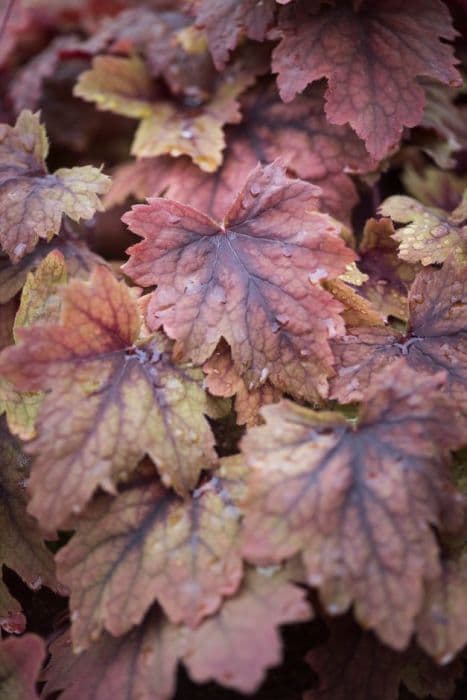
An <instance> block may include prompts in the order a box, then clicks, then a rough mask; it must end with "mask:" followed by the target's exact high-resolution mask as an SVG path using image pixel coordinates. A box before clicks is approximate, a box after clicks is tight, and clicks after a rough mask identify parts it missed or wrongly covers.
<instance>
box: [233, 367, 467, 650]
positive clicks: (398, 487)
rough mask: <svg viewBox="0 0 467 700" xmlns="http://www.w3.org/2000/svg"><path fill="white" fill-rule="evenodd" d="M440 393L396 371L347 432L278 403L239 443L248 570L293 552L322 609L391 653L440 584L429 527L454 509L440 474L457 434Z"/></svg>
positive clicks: (329, 419) (383, 378)
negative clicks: (247, 476)
mask: <svg viewBox="0 0 467 700" xmlns="http://www.w3.org/2000/svg"><path fill="white" fill-rule="evenodd" d="M442 381H443V376H442V375H440V374H438V375H436V376H434V377H430V376H426V375H423V374H422V375H419V374H417V373H416V372H414V371H413V370H411V369H410V368H408V367H406V366H405V365H404V363H399V364H398V365H393V366H392V367H391V368H390V370H389V371H387V372H385V373H384V374H381V375H379V377H378V378H377V379H375V381H374V382H373V387H372V391H371V393H370V394H369V396H368V399H367V401H366V402H365V403H364V404H363V406H362V408H361V410H360V416H359V420H358V423H357V425H356V426H355V422H354V421H349V422H348V421H346V420H345V419H344V418H343V416H341V415H340V414H339V413H331V412H322V413H317V412H315V411H311V410H309V409H307V408H302V407H300V406H297V405H295V404H292V403H289V402H284V403H280V404H277V405H274V406H266V407H265V408H263V411H262V413H263V416H264V418H265V420H266V425H265V426H261V427H256V428H252V429H250V430H249V432H248V433H247V435H246V436H245V438H244V439H243V442H242V449H243V452H244V454H245V458H246V461H247V463H248V465H249V466H250V467H251V470H252V474H251V481H250V488H249V495H248V503H247V505H246V506H245V511H246V520H245V548H244V551H245V555H246V556H247V558H248V559H249V560H251V561H255V562H259V563H268V562H279V561H281V560H282V559H284V558H286V557H290V556H292V555H294V554H295V553H296V552H299V551H301V552H302V553H303V559H304V563H305V567H306V570H307V579H308V582H309V583H310V584H311V585H313V586H317V587H318V588H319V589H320V595H321V598H322V600H323V603H324V604H325V606H326V608H327V609H328V610H329V611H330V612H331V613H333V614H336V613H338V612H341V611H343V610H345V609H346V608H347V607H348V606H349V605H350V604H351V603H352V602H353V603H354V610H355V615H356V617H357V619H358V620H359V621H360V622H361V623H362V624H363V625H364V626H365V627H367V628H370V629H373V630H375V631H376V632H377V634H378V636H379V637H380V638H381V639H382V640H383V641H384V642H386V643H387V644H389V645H390V646H392V647H394V648H396V649H402V648H404V647H405V646H406V645H407V642H408V640H409V638H410V636H411V634H412V632H413V630H414V620H415V617H416V615H417V613H418V611H419V609H420V606H421V604H422V600H423V585H424V582H425V581H426V580H429V579H432V578H434V577H436V576H437V574H438V572H439V562H438V547H437V543H436V539H435V537H434V534H433V532H432V526H436V525H439V524H440V523H441V521H442V519H443V517H444V514H445V513H446V511H447V510H448V509H451V511H453V512H456V513H457V515H458V516H459V515H460V513H459V511H460V509H461V506H462V498H461V496H460V495H459V494H458V493H457V492H456V490H455V489H454V487H453V485H452V484H451V483H450V480H449V474H448V471H447V469H446V464H445V459H446V448H448V447H450V448H455V447H456V446H458V445H459V444H461V442H462V430H461V427H460V425H459V424H458V422H457V421H456V420H455V414H454V412H453V410H452V407H451V404H450V402H449V401H447V400H446V399H445V398H444V397H443V395H442V394H441V392H440V391H439V389H440V386H441V384H442Z"/></svg>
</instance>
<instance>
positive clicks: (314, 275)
mask: <svg viewBox="0 0 467 700" xmlns="http://www.w3.org/2000/svg"><path fill="white" fill-rule="evenodd" d="M327 274H328V273H327V272H326V270H325V269H324V267H317V268H316V270H315V271H314V272H310V273H309V275H308V279H309V280H310V282H311V283H312V284H316V282H319V281H320V280H322V279H324V278H325V277H327Z"/></svg>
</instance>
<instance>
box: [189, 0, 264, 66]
mask: <svg viewBox="0 0 467 700" xmlns="http://www.w3.org/2000/svg"><path fill="white" fill-rule="evenodd" d="M195 4H196V26H197V27H199V28H200V29H204V31H205V32H206V35H207V39H208V43H209V48H210V50H211V53H212V57H213V59H214V65H215V66H216V68H217V70H222V69H223V68H224V67H225V64H226V63H227V61H228V59H229V54H230V52H231V51H232V50H233V49H234V48H235V47H236V46H237V44H238V43H239V40H240V38H241V37H242V36H247V37H248V38H249V39H256V41H263V39H264V38H265V36H266V32H267V30H268V29H269V27H270V26H271V24H272V22H273V19H274V0H262V2H258V0H198V1H197V2H196V0H195Z"/></svg>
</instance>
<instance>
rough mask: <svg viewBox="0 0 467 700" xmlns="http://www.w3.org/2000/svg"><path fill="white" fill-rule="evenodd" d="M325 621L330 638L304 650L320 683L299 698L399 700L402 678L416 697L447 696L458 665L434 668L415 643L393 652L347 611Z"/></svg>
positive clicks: (449, 696) (453, 685) (309, 699)
mask: <svg viewBox="0 0 467 700" xmlns="http://www.w3.org/2000/svg"><path fill="white" fill-rule="evenodd" d="M328 624H329V626H330V639H329V640H328V641H327V642H326V643H325V644H323V645H321V646H318V647H317V648H316V649H313V650H312V651H310V652H309V654H308V655H307V661H308V662H309V664H310V666H311V667H312V669H313V670H314V671H315V672H317V673H318V675H319V687H318V688H317V689H316V690H311V691H308V692H307V693H305V696H304V700H348V698H352V700H399V698H400V697H403V696H402V695H400V690H399V687H400V685H401V683H402V684H403V685H404V686H405V687H406V688H408V689H410V690H411V691H412V692H413V693H414V694H415V695H416V696H417V697H420V698H425V697H426V696H427V695H429V696H430V698H431V697H433V698H439V700H449V698H451V697H452V694H453V692H454V687H455V682H456V680H457V678H458V677H459V675H460V674H459V671H460V670H461V668H462V665H461V668H459V665H453V666H450V667H447V668H439V667H437V666H436V665H435V664H434V663H431V662H430V661H429V659H428V658H427V657H426V656H424V655H423V654H422V653H421V652H420V651H419V650H418V649H416V648H415V647H411V648H410V649H409V650H408V651H407V652H405V653H404V654H398V653H396V652H394V651H393V650H392V649H388V647H385V646H383V645H382V644H380V643H379V642H378V640H377V639H375V638H374V636H373V635H372V634H371V633H369V632H365V631H364V630H362V629H361V628H359V627H358V626H357V625H356V624H355V623H354V622H353V621H352V618H351V617H350V616H345V617H343V618H338V619H336V620H330V621H329V622H328Z"/></svg>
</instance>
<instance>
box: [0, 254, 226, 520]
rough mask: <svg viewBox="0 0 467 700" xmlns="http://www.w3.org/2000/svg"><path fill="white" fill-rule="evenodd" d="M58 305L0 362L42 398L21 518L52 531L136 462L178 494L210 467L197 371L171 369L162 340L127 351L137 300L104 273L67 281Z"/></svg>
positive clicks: (137, 321)
mask: <svg viewBox="0 0 467 700" xmlns="http://www.w3.org/2000/svg"><path fill="white" fill-rule="evenodd" d="M62 297H63V298H62V311H61V322H60V324H58V325H53V324H50V325H40V324H39V325H35V326H33V327H32V328H26V329H24V328H23V329H20V330H18V331H17V334H18V339H19V340H20V341H21V342H20V343H19V344H18V345H16V346H14V347H11V348H7V349H6V350H4V351H3V354H2V356H1V359H0V366H1V369H0V372H1V373H2V375H3V376H4V377H6V378H7V379H9V380H10V381H12V382H13V383H14V384H15V386H16V387H17V388H18V389H20V390H22V391H23V390H24V391H37V390H50V393H48V394H47V396H46V398H45V400H44V401H43V403H42V405H41V409H40V412H39V417H38V420H37V425H36V427H37V437H36V438H35V439H34V440H33V441H32V442H31V443H29V446H28V450H29V451H30V452H32V453H34V454H37V457H36V459H35V461H34V467H33V470H32V474H31V482H30V489H31V493H32V499H31V502H30V506H29V508H30V512H31V513H32V514H34V515H35V516H36V517H37V518H38V519H39V520H40V521H41V522H42V523H43V524H44V525H47V527H58V526H59V525H61V524H62V523H63V522H64V520H65V519H66V517H67V515H68V514H69V513H71V512H72V511H75V512H76V511H79V510H80V509H81V508H82V507H83V506H84V505H85V503H86V502H87V501H88V500H89V498H90V496H91V495H92V493H93V492H94V490H95V489H96V488H97V487H98V486H101V487H102V488H104V489H105V490H107V491H113V490H114V484H115V482H116V481H118V480H119V479H122V478H124V477H125V476H126V475H127V474H128V473H129V472H130V471H131V470H132V469H133V468H134V467H135V466H136V464H137V463H138V461H139V460H140V459H141V458H142V457H143V456H144V454H145V453H148V454H149V455H150V456H151V457H152V459H153V460H154V461H155V462H156V464H157V466H158V469H159V471H160V473H161V474H162V476H163V478H164V480H165V481H166V483H171V484H172V485H173V486H174V488H175V489H176V490H177V491H178V492H179V493H182V494H186V493H187V492H188V491H189V490H190V489H192V488H193V487H194V486H195V485H196V482H197V480H198V476H199V473H200V470H201V469H203V468H205V467H206V466H209V463H210V462H212V460H213V459H214V453H213V447H212V445H213V436H212V433H211V430H210V428H209V426H208V424H207V421H206V419H205V417H204V414H205V413H209V405H208V399H207V396H206V395H205V392H204V391H203V389H202V386H201V379H202V372H201V371H199V370H194V369H190V368H188V367H185V366H175V365H173V364H172V362H171V360H170V356H169V352H168V351H169V349H170V348H169V347H168V346H167V343H166V342H165V340H164V339H162V338H161V337H158V338H156V337H154V338H149V339H146V340H142V341H141V343H140V344H135V343H137V341H138V337H139V331H140V326H141V318H140V312H139V309H138V306H137V304H136V300H135V299H134V297H133V295H132V293H131V292H130V290H129V289H128V288H127V287H126V286H125V285H124V284H123V283H120V282H118V281H117V280H116V279H115V278H114V277H113V275H112V273H111V272H110V270H109V269H108V268H106V267H97V268H95V270H94V271H93V273H92V275H91V278H90V280H89V282H82V281H80V280H72V281H71V282H70V284H69V285H68V286H67V287H66V288H65V290H64V292H63V295H62ZM135 436H137V439H135Z"/></svg>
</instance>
